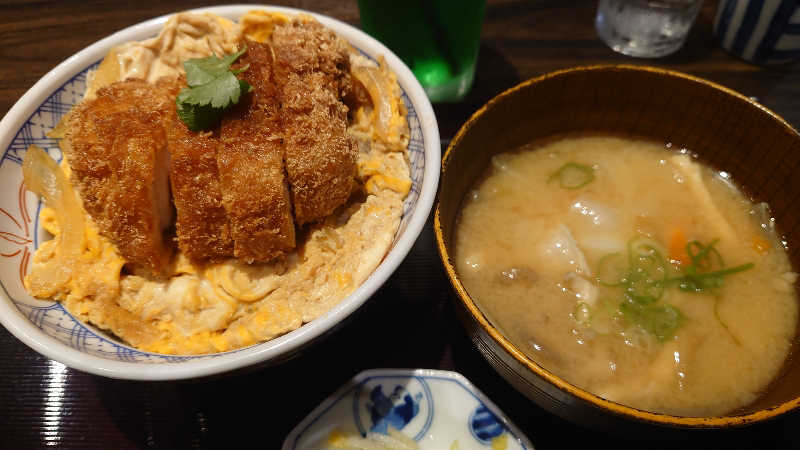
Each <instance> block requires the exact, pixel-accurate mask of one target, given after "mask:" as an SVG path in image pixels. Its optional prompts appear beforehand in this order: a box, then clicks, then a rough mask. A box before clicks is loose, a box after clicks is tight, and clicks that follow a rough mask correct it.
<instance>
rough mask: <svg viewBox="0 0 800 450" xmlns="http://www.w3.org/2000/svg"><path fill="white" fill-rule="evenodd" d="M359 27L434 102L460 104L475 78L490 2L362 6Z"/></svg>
mask: <svg viewBox="0 0 800 450" xmlns="http://www.w3.org/2000/svg"><path fill="white" fill-rule="evenodd" d="M358 7H359V12H360V14H361V27H362V28H363V29H364V31H366V32H367V33H368V34H370V35H371V36H372V37H374V38H376V39H378V40H379V41H381V42H383V43H384V44H385V45H386V46H387V47H389V48H390V49H391V50H392V51H393V52H394V53H395V54H396V55H397V56H398V57H400V59H402V60H403V62H405V63H406V65H408V67H410V68H411V71H412V72H414V75H415V76H416V77H417V79H418V80H419V82H420V84H422V86H423V87H424V88H425V92H426V93H427V94H428V98H429V99H430V100H431V101H432V102H457V101H459V100H461V99H463V98H464V96H466V94H467V93H468V92H469V90H470V88H471V87H472V82H473V80H474V78H475V64H476V62H477V60H478V48H479V47H480V40H481V26H482V24H483V13H484V10H485V9H486V0H428V1H424V0H411V1H392V0H388V1H387V0H358Z"/></svg>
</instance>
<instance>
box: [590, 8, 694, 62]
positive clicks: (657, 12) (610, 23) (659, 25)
mask: <svg viewBox="0 0 800 450" xmlns="http://www.w3.org/2000/svg"><path fill="white" fill-rule="evenodd" d="M702 5H703V0H600V2H599V3H598V5H597V16H596V17H595V28H596V29H597V34H598V35H599V36H600V39H602V40H603V41H604V42H605V43H606V44H608V46H609V47H611V48H612V49H613V50H614V51H616V52H619V53H623V54H625V55H629V56H636V57H640V58H657V57H660V56H666V55H669V54H670V53H674V52H676V51H677V50H678V49H679V48H681V46H682V45H683V43H684V42H685V41H686V37H687V36H688V35H689V30H690V29H691V28H692V24H694V21H695V19H696V18H697V13H698V12H699V11H700V7H701V6H702Z"/></svg>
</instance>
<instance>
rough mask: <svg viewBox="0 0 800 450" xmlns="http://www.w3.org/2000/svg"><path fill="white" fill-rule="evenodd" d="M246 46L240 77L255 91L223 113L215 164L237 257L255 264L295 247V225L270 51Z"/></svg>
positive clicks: (261, 46) (257, 45)
mask: <svg viewBox="0 0 800 450" xmlns="http://www.w3.org/2000/svg"><path fill="white" fill-rule="evenodd" d="M247 46H248V50H247V53H246V54H245V55H244V57H242V58H241V61H240V63H239V67H242V66H244V65H249V67H248V69H247V70H245V71H244V72H242V73H241V74H240V75H239V76H240V77H241V78H242V79H244V80H245V81H247V82H248V83H250V85H251V86H252V87H253V91H252V92H251V93H249V94H247V95H246V96H245V97H244V98H243V99H242V101H240V103H239V104H238V105H237V106H236V107H235V108H234V109H233V110H232V111H231V112H229V113H227V114H226V115H225V116H223V119H222V124H221V126H220V138H221V141H222V145H221V146H220V148H219V152H218V153H217V167H218V169H219V177H220V178H219V179H220V188H221V191H222V202H223V204H224V205H225V210H226V211H227V213H228V220H229V221H230V227H231V235H232V236H233V241H234V255H235V256H236V257H237V258H240V259H243V260H244V261H245V262H248V263H252V262H262V261H268V260H270V259H272V258H275V257H277V256H281V255H283V254H285V253H287V252H289V251H291V250H292V249H294V247H295V229H294V221H293V220H292V206H291V200H290V198H289V189H288V187H287V185H286V180H285V175H284V167H283V145H282V142H281V138H282V133H281V123H280V116H279V113H280V111H279V103H278V98H277V94H276V89H275V85H274V83H273V81H272V53H271V51H270V49H269V47H268V46H266V45H264V44H259V43H256V42H248V43H247Z"/></svg>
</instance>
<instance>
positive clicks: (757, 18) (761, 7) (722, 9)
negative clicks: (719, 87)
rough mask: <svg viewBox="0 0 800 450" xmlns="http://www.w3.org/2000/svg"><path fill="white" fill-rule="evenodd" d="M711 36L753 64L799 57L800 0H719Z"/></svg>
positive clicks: (732, 52) (792, 59) (771, 62)
mask: <svg viewBox="0 0 800 450" xmlns="http://www.w3.org/2000/svg"><path fill="white" fill-rule="evenodd" d="M714 36H715V37H716V38H717V39H718V40H719V42H720V45H722V48H724V49H725V50H727V51H728V52H730V53H731V54H733V55H736V56H738V57H740V58H742V59H744V60H747V61H750V62H752V63H755V64H775V63H784V62H790V61H794V60H798V59H800V0H720V2H719V5H717V15H716V19H715V20H714Z"/></svg>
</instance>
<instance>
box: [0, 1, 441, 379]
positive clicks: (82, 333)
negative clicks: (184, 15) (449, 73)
mask: <svg viewBox="0 0 800 450" xmlns="http://www.w3.org/2000/svg"><path fill="white" fill-rule="evenodd" d="M254 9H264V10H268V11H275V12H280V13H284V14H288V15H294V14H298V13H307V14H310V15H312V16H313V17H315V18H316V19H317V20H318V21H319V22H320V23H322V24H323V25H324V26H326V27H328V28H329V29H331V30H333V31H334V32H336V33H337V34H338V35H339V36H341V37H342V38H344V39H345V40H346V41H348V42H349V43H350V45H351V46H353V47H354V48H355V49H356V50H358V51H359V52H360V53H361V54H362V55H364V56H366V57H368V58H371V59H373V60H377V59H378V58H379V57H381V56H382V57H384V58H385V60H386V63H387V64H388V67H389V68H390V69H391V70H392V71H393V72H394V73H395V74H396V76H397V81H398V84H399V86H400V88H401V90H402V100H403V102H404V103H405V105H406V108H407V110H408V116H407V118H408V123H409V128H410V143H409V149H408V156H409V163H410V164H409V165H410V175H411V181H412V187H411V190H410V193H409V194H408V196H407V197H406V199H405V202H404V204H403V211H402V218H401V222H400V225H399V228H398V229H397V231H396V234H395V236H394V240H393V242H392V243H391V246H390V248H389V250H388V253H387V254H386V255H385V256H384V257H383V259H382V260H381V262H380V264H379V265H378V266H377V268H376V269H375V270H374V271H373V272H372V273H371V275H369V277H368V278H367V279H366V281H365V282H364V283H363V284H361V285H360V286H359V287H357V288H356V289H355V290H354V291H353V292H352V293H351V294H350V295H349V296H347V297H345V298H344V299H343V300H341V302H339V303H338V304H337V305H335V306H334V307H333V308H332V309H331V310H329V311H328V312H327V313H325V314H323V315H321V316H320V317H318V318H316V319H315V320H312V321H311V322H309V323H306V324H304V325H302V326H301V327H300V328H298V329H296V330H294V331H291V332H289V333H287V334H284V335H282V336H280V337H277V338H275V339H272V340H270V341H267V342H263V343H260V344H256V345H252V346H249V347H245V348H240V349H236V350H232V351H228V352H224V353H215V354H208V355H198V356H188V355H166V354H158V353H150V352H146V351H141V350H138V349H136V348H133V347H130V346H128V345H125V344H124V343H123V342H120V341H119V340H118V339H115V337H114V336H111V335H109V334H107V333H104V332H103V331H102V330H99V329H97V328H95V327H93V326H92V325H90V324H87V323H83V322H81V321H78V320H76V318H75V317H74V316H73V315H72V314H71V313H70V312H68V311H67V310H66V309H65V308H64V307H63V306H62V305H61V304H60V303H59V302H55V301H45V300H40V299H35V298H33V297H31V296H30V295H28V294H27V293H26V290H25V288H24V286H23V278H24V277H25V274H26V272H27V271H28V270H29V268H30V265H31V263H32V255H33V253H34V251H35V250H36V249H37V248H38V246H39V245H40V244H41V243H42V242H43V241H44V240H46V239H48V235H47V234H46V233H45V232H44V231H43V229H42V227H41V224H40V223H39V219H38V217H39V214H38V213H39V211H40V209H41V207H42V204H41V203H40V202H39V199H38V198H37V197H36V196H35V195H34V194H33V193H31V192H28V191H26V189H25V186H24V184H23V178H22V167H21V163H22V160H23V158H24V155H25V152H26V149H27V148H28V146H29V145H31V144H36V145H37V146H39V147H42V148H44V149H45V150H46V151H47V152H48V153H49V154H50V155H51V156H52V157H54V158H55V159H56V160H59V159H60V157H61V155H60V151H59V149H58V145H57V141H55V140H54V139H50V138H48V137H47V136H46V133H47V132H48V131H50V130H51V129H52V128H53V127H54V126H55V125H56V124H57V123H58V122H59V119H60V118H61V117H62V116H63V115H64V114H65V113H66V112H67V111H68V110H69V109H70V108H71V107H72V106H73V105H74V104H76V103H77V102H79V101H80V99H81V98H82V96H83V93H84V90H85V87H86V80H87V73H88V72H89V71H90V70H91V69H94V68H96V67H97V66H98V64H99V63H100V61H101V60H102V59H103V57H104V56H105V55H106V54H107V53H108V52H109V49H111V48H112V47H114V46H116V45H119V44H121V43H125V42H129V41H134V40H142V39H146V38H150V37H153V36H155V35H156V34H157V33H158V32H159V30H160V29H161V28H162V26H163V25H164V23H165V22H166V21H167V19H168V17H169V16H162V17H158V18H155V19H152V20H149V21H146V22H143V23H140V24H138V25H134V26H131V27H129V28H126V29H124V30H122V31H119V32H117V33H115V34H113V35H111V36H109V37H107V38H105V39H103V40H101V41H99V42H97V43H95V44H93V45H91V46H89V47H87V48H86V49H84V50H82V51H80V52H79V53H77V54H75V55H74V56H72V57H70V58H68V59H67V60H65V61H64V62H62V63H61V64H59V65H58V66H57V67H56V68H55V69H53V70H51V71H50V72H49V73H47V74H46V75H45V76H44V77H42V79H41V80H39V81H38V82H37V83H36V84H35V85H34V86H33V87H32V88H31V89H30V90H29V91H28V92H27V93H26V94H25V95H24V96H23V97H22V98H21V99H20V100H19V101H18V102H17V103H16V104H15V105H14V106H13V107H12V109H11V110H10V111H9V112H8V114H7V115H6V116H5V117H4V118H3V120H2V122H0V151H2V160H0V322H2V324H3V325H4V326H5V327H6V329H8V330H9V331H10V332H11V333H12V334H13V335H14V336H16V337H17V338H18V339H20V340H21V341H22V342H23V343H25V344H27V345H28V346H30V347H31V348H32V349H34V350H36V351H37V352H39V353H41V354H43V355H45V356H47V357H49V358H52V359H54V360H56V361H59V362H61V363H63V364H65V365H67V366H69V367H72V368H75V369H78V370H81V371H84V372H89V373H93V374H97V375H102V376H106V377H111V378H120V379H138V380H166V379H189V378H198V377H207V376H212V375H216V374H221V373H224V372H229V371H234V370H237V369H243V368H247V367H253V366H267V365H273V364H277V363H279V362H281V361H285V360H287V359H289V358H291V357H294V356H296V355H298V354H299V353H300V351H301V350H303V349H304V348H307V347H308V346H310V345H313V344H314V343H315V342H317V341H318V340H319V339H320V338H321V337H323V336H324V335H326V334H328V333H330V332H331V331H332V330H334V329H335V328H336V327H338V326H339V325H340V324H342V323H343V321H344V320H345V319H346V318H347V317H348V316H350V315H351V314H352V313H353V312H354V311H355V310H357V309H358V308H359V307H360V306H361V305H362V304H363V303H364V302H365V301H367V299H368V298H369V297H370V296H371V295H372V294H373V293H374V292H375V291H376V290H377V289H378V288H379V287H380V286H381V285H382V284H383V283H384V282H385V281H386V280H387V279H388V278H389V276H390V275H391V274H392V273H393V272H394V270H395V269H396V268H397V267H398V265H399V264H400V263H401V262H402V260H403V259H404V258H405V256H406V254H407V253H408V252H409V250H410V249H411V247H412V245H413V243H414V242H415V241H416V239H417V236H418V235H419V233H420V232H421V230H422V228H423V225H424V224H425V221H426V219H427V217H428V215H429V213H430V209H431V207H432V204H433V200H434V197H435V193H436V189H437V186H438V178H439V168H440V147H439V146H440V141H439V134H438V127H437V124H436V118H435V116H434V113H433V109H432V107H431V104H430V102H429V101H428V99H427V97H426V95H425V92H424V90H423V89H422V87H421V86H420V84H419V83H418V82H417V80H416V79H415V78H414V76H413V74H412V73H411V71H410V70H409V69H408V68H407V67H406V66H405V65H404V64H403V63H402V62H401V60H400V59H399V58H398V57H397V56H395V55H394V54H393V53H392V52H391V51H390V50H388V49H387V48H386V47H385V46H383V45H382V44H381V43H379V42H378V41H376V40H375V39H373V38H371V37H370V36H368V35H366V34H365V33H363V32H361V31H360V30H358V29H356V28H353V27H351V26H349V25H347V24H345V23H342V22H340V21H337V20H335V19H332V18H330V17H326V16H322V15H317V14H314V13H311V12H307V11H301V10H296V9H291V8H281V7H271V6H266V5H264V6H261V5H246V6H245V5H238V6H222V7H212V8H203V9H198V10H193V11H195V12H211V13H214V14H217V15H219V16H222V17H225V18H228V19H231V20H236V19H238V18H239V17H241V16H242V15H243V14H245V13H247V12H248V11H251V10H254ZM366 238H368V237H366V236H365V239H366Z"/></svg>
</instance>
